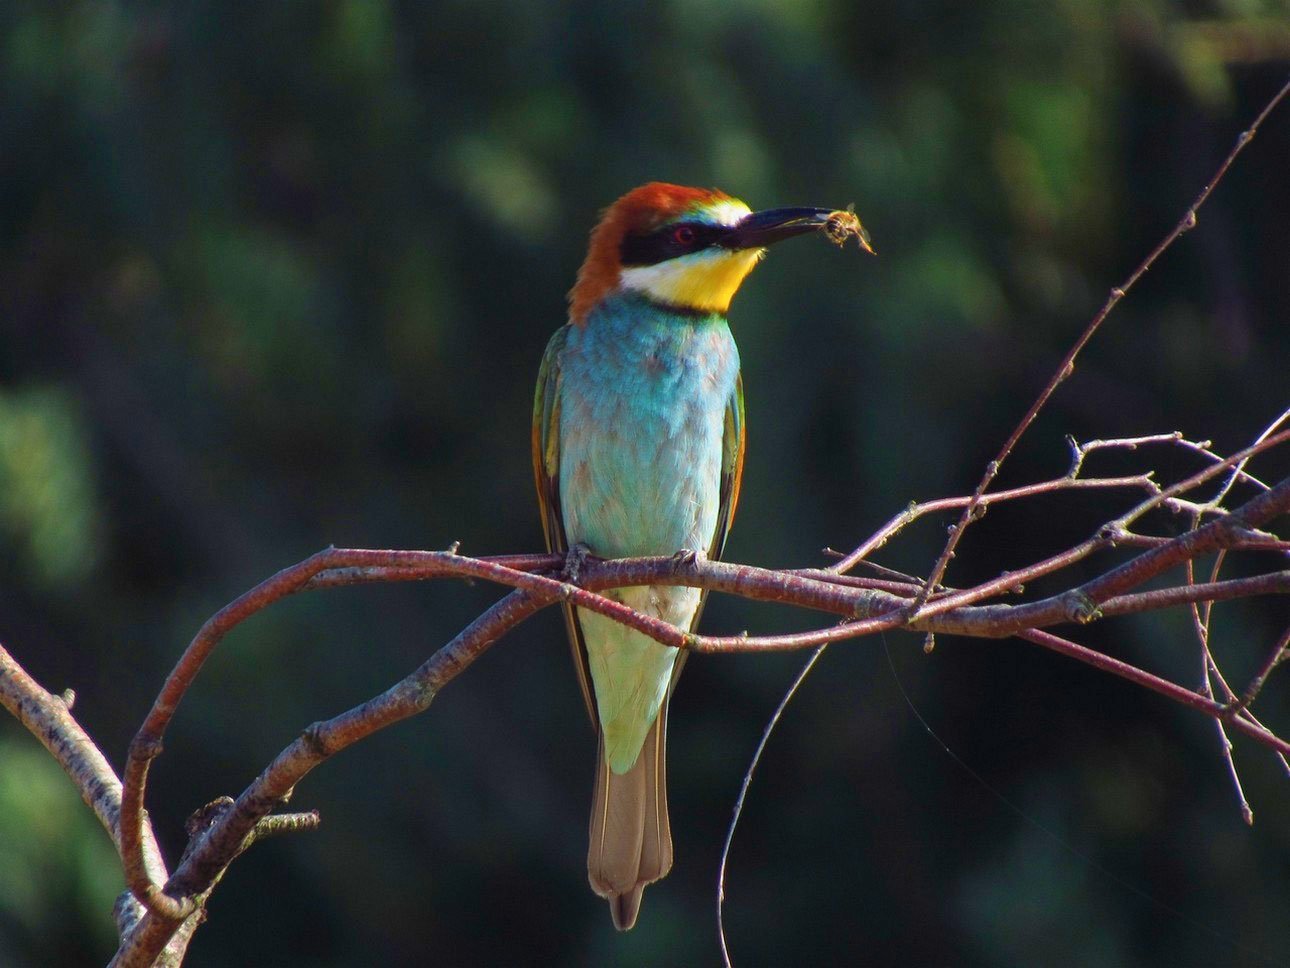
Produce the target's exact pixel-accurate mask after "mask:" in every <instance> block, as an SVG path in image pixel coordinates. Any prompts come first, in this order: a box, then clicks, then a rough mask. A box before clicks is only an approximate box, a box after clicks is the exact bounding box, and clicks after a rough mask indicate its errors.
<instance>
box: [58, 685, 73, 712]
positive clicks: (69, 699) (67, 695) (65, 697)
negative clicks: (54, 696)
mask: <svg viewBox="0 0 1290 968" xmlns="http://www.w3.org/2000/svg"><path fill="white" fill-rule="evenodd" d="M58 698H59V699H61V700H62V701H63V705H64V706H66V707H67V710H68V712H71V709H72V706H74V705H75V704H76V690H75V689H64V690H63V694H62V695H61V696H59V697H58Z"/></svg>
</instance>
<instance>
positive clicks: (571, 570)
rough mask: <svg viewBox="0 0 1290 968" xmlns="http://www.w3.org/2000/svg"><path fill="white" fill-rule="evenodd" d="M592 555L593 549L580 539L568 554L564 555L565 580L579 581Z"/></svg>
mask: <svg viewBox="0 0 1290 968" xmlns="http://www.w3.org/2000/svg"><path fill="white" fill-rule="evenodd" d="M590 556H591V549H590V548H588V547H587V546H586V545H585V544H584V543H583V542H581V541H579V542H578V543H577V544H576V545H574V546H573V547H572V548H570V549H569V552H568V554H566V555H565V556H564V579H565V581H568V582H572V583H573V584H575V585H576V584H577V583H578V576H579V575H580V574H581V573H582V568H583V566H584V565H585V564H586V563H587V559H588V558H589V557H590Z"/></svg>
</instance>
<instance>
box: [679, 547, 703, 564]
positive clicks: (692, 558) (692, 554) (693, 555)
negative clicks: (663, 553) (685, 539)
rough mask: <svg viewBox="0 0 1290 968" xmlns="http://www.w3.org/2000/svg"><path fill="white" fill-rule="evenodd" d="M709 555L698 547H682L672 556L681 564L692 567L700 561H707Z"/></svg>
mask: <svg viewBox="0 0 1290 968" xmlns="http://www.w3.org/2000/svg"><path fill="white" fill-rule="evenodd" d="M707 558H708V556H707V555H706V554H704V553H703V552H702V551H700V550H698V549H697V548H682V549H681V550H680V551H678V552H677V553H676V554H674V555H673V556H672V559H673V560H674V561H675V562H676V563H677V564H679V565H685V566H686V567H692V566H694V565H697V564H699V563H700V562H703V561H706V560H707Z"/></svg>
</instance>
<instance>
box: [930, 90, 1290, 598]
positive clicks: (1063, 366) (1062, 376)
mask: <svg viewBox="0 0 1290 968" xmlns="http://www.w3.org/2000/svg"><path fill="white" fill-rule="evenodd" d="M1287 94H1290V81H1287V82H1286V83H1285V85H1284V86H1283V87H1282V88H1281V90H1279V91H1278V92H1277V93H1276V94H1275V95H1274V96H1273V98H1272V100H1270V101H1269V102H1268V103H1267V104H1266V105H1265V106H1264V108H1263V110H1262V111H1260V112H1259V114H1258V116H1257V117H1256V118H1255V119H1254V121H1253V123H1252V124H1251V125H1250V126H1249V127H1248V128H1246V129H1245V130H1244V131H1242V132H1241V134H1240V136H1239V137H1238V138H1237V139H1236V144H1234V145H1233V146H1232V150H1231V151H1229V152H1228V154H1227V157H1226V158H1224V159H1223V163H1222V164H1221V165H1219V166H1218V170H1217V171H1216V172H1214V175H1213V177H1212V178H1210V180H1209V182H1208V183H1207V184H1206V185H1205V187H1204V188H1202V189H1201V191H1200V194H1199V195H1197V196H1196V199H1195V201H1193V202H1192V203H1191V205H1190V206H1189V207H1188V209H1187V211H1186V212H1184V213H1183V217H1182V218H1181V219H1179V220H1178V224H1177V225H1175V226H1174V227H1173V230H1172V231H1170V232H1169V234H1168V235H1166V236H1165V237H1164V238H1163V239H1162V240H1161V241H1160V244H1159V245H1157V246H1156V247H1155V248H1154V249H1152V250H1151V252H1150V253H1149V254H1148V255H1147V257H1146V258H1145V259H1143V260H1142V262H1141V263H1140V264H1139V265H1138V267H1137V268H1136V269H1134V270H1133V272H1132V273H1130V274H1129V277H1128V278H1127V279H1126V280H1125V281H1124V282H1122V283H1121V284H1120V285H1118V286H1116V287H1114V288H1113V289H1112V290H1111V292H1110V295H1109V296H1108V297H1107V300H1106V302H1105V303H1103V304H1102V308H1101V309H1100V310H1098V312H1097V315H1095V316H1094V317H1093V319H1092V320H1091V321H1090V322H1089V324H1088V326H1087V327H1086V328H1085V330H1084V332H1083V333H1081V334H1080V337H1079V338H1078V339H1077V340H1076V341H1075V343H1074V345H1072V346H1071V348H1070V349H1069V350H1067V352H1066V355H1065V356H1064V357H1062V361H1061V363H1060V364H1059V365H1058V367H1057V372H1055V373H1054V374H1053V376H1052V378H1051V379H1050V380H1049V381H1048V385H1047V386H1045V387H1044V389H1043V390H1042V391H1040V394H1039V396H1038V397H1036V398H1035V402H1034V403H1033V404H1031V406H1030V409H1029V410H1027V411H1026V415H1025V416H1024V417H1022V418H1021V422H1020V423H1018V424H1017V426H1016V427H1015V428H1014V429H1013V431H1012V433H1011V434H1010V435H1009V436H1008V439H1007V441H1005V442H1004V445H1003V447H1002V448H1001V449H1000V450H999V453H998V455H996V456H995V458H994V460H992V461H990V463H989V464H987V465H986V469H985V473H984V474H983V475H982V477H981V480H980V483H978V484H977V486H976V490H975V491H973V492H972V500H971V501H970V502H969V503H968V505H967V507H965V508H964V509H963V513H962V515H960V516H959V520H958V523H957V524H956V525H955V526H954V530H953V531H952V532H951V533H950V537H949V540H948V541H946V542H945V548H944V549H943V550H942V551H941V554H940V557H939V558H937V560H936V564H935V565H934V566H933V567H932V570H931V573H930V574H929V575H928V576H927V583H926V585H925V586H924V588H923V590H922V592H921V593H920V594H919V596H918V597H917V598H916V599H915V600H914V603H913V608H912V611H914V612H917V611H919V610H920V609H922V607H923V605H924V604H925V603H926V601H927V599H928V598H929V597H930V595H931V594H932V592H933V591H935V590H936V588H937V586H939V585H940V583H941V580H942V579H943V578H944V577H945V569H946V568H948V567H949V563H950V559H951V558H953V557H954V549H955V548H957V547H958V543H959V541H960V540H962V538H963V533H964V532H965V531H966V530H967V527H968V525H969V524H971V523H972V520H973V517H974V515H975V512H976V509H977V507H978V506H979V505H980V502H981V498H982V497H983V496H984V495H985V492H986V491H987V490H989V488H990V485H991V484H993V483H994V480H995V478H996V477H998V475H999V469H1000V467H1002V466H1003V462H1004V461H1006V460H1007V459H1008V457H1009V456H1010V455H1011V454H1012V451H1013V449H1014V448H1015V447H1016V446H1017V442H1018V441H1020V440H1021V437H1022V435H1023V434H1025V432H1026V431H1027V430H1029V429H1030V425H1031V424H1032V423H1034V421H1035V418H1036V417H1038V416H1039V412H1040V411H1041V410H1042V409H1043V408H1044V406H1045V405H1046V404H1047V403H1048V400H1049V398H1050V397H1051V396H1052V395H1053V394H1054V393H1055V392H1056V391H1057V388H1058V387H1059V386H1060V385H1061V384H1062V383H1063V382H1065V380H1066V379H1067V378H1068V377H1069V376H1070V375H1071V374H1072V373H1074V372H1075V360H1076V358H1077V357H1078V356H1079V354H1080V353H1081V352H1082V351H1083V349H1084V347H1085V346H1087V345H1088V343H1089V341H1090V340H1091V339H1092V338H1093V336H1094V334H1096V333H1097V331H1098V330H1099V329H1100V328H1101V327H1102V323H1104V322H1105V321H1106V318H1107V316H1109V315H1110V313H1111V310H1112V309H1114V308H1115V307H1116V304H1117V303H1119V301H1120V300H1121V299H1123V298H1124V295H1125V293H1127V292H1128V291H1129V290H1130V289H1132V288H1133V286H1134V284H1135V283H1136V282H1137V281H1138V280H1139V279H1140V278H1142V276H1143V275H1144V274H1145V273H1146V272H1147V270H1148V269H1150V268H1151V267H1152V266H1153V265H1155V262H1156V260H1157V259H1159V258H1160V256H1161V255H1163V254H1164V252H1165V250H1167V249H1168V248H1169V247H1170V246H1171V245H1173V244H1174V242H1175V241H1177V240H1178V238H1179V237H1180V236H1181V235H1182V234H1183V233H1184V232H1188V231H1190V230H1191V229H1193V228H1195V227H1196V213H1197V212H1198V211H1200V208H1201V206H1202V205H1204V204H1205V202H1206V201H1207V200H1208V199H1209V196H1210V194H1211V193H1212V192H1213V191H1214V189H1215V188H1216V187H1217V186H1218V183H1219V182H1221V181H1222V180H1223V176H1224V175H1226V174H1227V170H1228V169H1229V168H1231V167H1232V163H1233V162H1234V161H1236V158H1237V156H1238V155H1240V153H1241V152H1242V151H1244V150H1245V146H1246V145H1248V144H1249V143H1250V141H1251V140H1253V138H1254V135H1255V134H1256V133H1257V132H1258V130H1259V126H1260V125H1262V124H1263V122H1264V121H1265V120H1267V117H1268V115H1270V114H1271V113H1272V112H1273V111H1274V110H1276V108H1277V105H1279V104H1280V103H1281V102H1282V101H1283V100H1284V99H1285V97H1286V95H1287Z"/></svg>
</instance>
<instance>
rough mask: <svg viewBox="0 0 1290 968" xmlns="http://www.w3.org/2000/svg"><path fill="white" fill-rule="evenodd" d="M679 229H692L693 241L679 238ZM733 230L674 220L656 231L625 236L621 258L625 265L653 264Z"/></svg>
mask: <svg viewBox="0 0 1290 968" xmlns="http://www.w3.org/2000/svg"><path fill="white" fill-rule="evenodd" d="M677 229H689V230H690V232H692V233H693V238H692V239H691V240H690V241H684V240H683V239H678V238H677ZM729 231H730V230H729V229H728V228H726V227H724V226H721V225H710V224H708V223H706V222H673V223H672V224H671V225H665V226H663V228H661V229H656V230H655V231H653V232H645V233H640V234H635V235H630V234H629V235H625V236H623V241H622V245H621V246H619V249H618V257H619V259H620V260H621V261H622V264H623V265H624V266H652V265H657V264H658V263H660V262H666V261H667V260H668V259H675V258H676V257H677V256H682V255H688V254H689V253H691V252H698V251H699V250H700V249H706V248H707V247H708V246H710V245H713V244H714V243H715V242H717V241H718V240H719V239H720V238H721V237H722V236H723V235H725V234H726V233H727V232H729Z"/></svg>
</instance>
